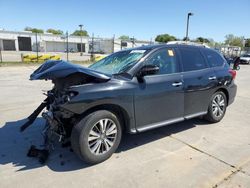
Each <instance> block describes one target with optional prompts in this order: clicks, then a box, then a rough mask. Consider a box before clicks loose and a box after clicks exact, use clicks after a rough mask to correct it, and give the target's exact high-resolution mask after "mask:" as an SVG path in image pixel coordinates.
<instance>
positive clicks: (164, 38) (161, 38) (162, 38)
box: [155, 34, 177, 43]
mask: <svg viewBox="0 0 250 188" xmlns="http://www.w3.org/2000/svg"><path fill="white" fill-rule="evenodd" d="M176 40H177V39H176V37H175V36H172V35H169V34H160V35H157V36H156V38H155V41H157V42H165V43H166V42H169V41H176Z"/></svg>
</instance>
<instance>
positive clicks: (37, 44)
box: [36, 32, 38, 62]
mask: <svg viewBox="0 0 250 188" xmlns="http://www.w3.org/2000/svg"><path fill="white" fill-rule="evenodd" d="M36 62H38V42H37V32H36Z"/></svg>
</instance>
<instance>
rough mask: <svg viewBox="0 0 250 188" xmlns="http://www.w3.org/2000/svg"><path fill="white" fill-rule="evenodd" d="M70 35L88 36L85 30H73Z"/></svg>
mask: <svg viewBox="0 0 250 188" xmlns="http://www.w3.org/2000/svg"><path fill="white" fill-rule="evenodd" d="M71 35H72V36H89V34H88V32H87V31H86V30H75V31H74V32H73V33H72V34H71Z"/></svg>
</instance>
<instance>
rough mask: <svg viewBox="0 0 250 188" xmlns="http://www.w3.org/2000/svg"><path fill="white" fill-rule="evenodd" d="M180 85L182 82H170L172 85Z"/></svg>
mask: <svg viewBox="0 0 250 188" xmlns="http://www.w3.org/2000/svg"><path fill="white" fill-rule="evenodd" d="M181 85H182V82H174V83H172V86H174V87H179V86H181Z"/></svg>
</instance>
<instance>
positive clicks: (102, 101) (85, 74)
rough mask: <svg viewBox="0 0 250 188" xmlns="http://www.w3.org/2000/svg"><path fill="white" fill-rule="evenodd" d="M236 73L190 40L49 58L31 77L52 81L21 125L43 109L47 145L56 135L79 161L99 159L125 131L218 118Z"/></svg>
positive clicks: (229, 99)
mask: <svg viewBox="0 0 250 188" xmlns="http://www.w3.org/2000/svg"><path fill="white" fill-rule="evenodd" d="M235 76H236V72H235V71H234V70H231V69H230V67H229V66H228V63H227V62H226V60H225V59H224V57H223V56H222V55H221V54H219V53H218V52H217V51H215V50H212V49H209V48H204V47H196V46H191V45H178V44H177V45H176V44H175V45H156V46H144V47H139V48H133V49H126V50H123V51H119V52H116V53H113V54H111V55H109V56H107V57H105V58H103V59H102V60H100V61H98V62H96V63H94V64H92V65H91V66H90V67H89V68H85V67H81V66H80V65H76V64H72V63H69V62H65V61H47V62H46V63H44V64H43V65H41V67H39V68H38V69H37V70H36V71H35V72H34V73H33V74H31V76H30V79H31V80H42V79H45V80H49V79H50V80H52V82H53V83H54V84H55V85H54V87H53V89H52V90H50V91H48V94H47V98H46V99H45V101H44V102H43V103H41V105H40V106H39V107H38V108H37V109H36V110H35V111H34V113H33V114H32V115H30V116H29V120H30V122H27V123H25V124H24V125H23V126H22V127H21V130H22V131H23V130H24V129H25V128H27V127H28V126H29V125H30V124H31V123H32V122H33V121H34V120H35V118H36V116H37V115H38V114H39V113H40V112H41V111H42V110H43V108H45V107H47V111H45V112H43V113H42V116H43V117H44V118H45V120H46V122H47V123H46V127H45V131H44V135H45V138H46V142H45V143H48V144H50V143H53V142H52V141H53V140H52V139H53V135H55V136H56V137H58V139H59V141H65V142H67V141H70V142H69V143H70V144H71V147H72V149H73V151H74V152H75V153H76V154H77V155H78V156H79V158H80V159H82V160H84V161H86V162H87V163H91V164H96V163H100V162H102V161H104V160H106V159H108V158H109V157H110V156H111V155H112V154H113V153H114V152H115V151H116V149H117V147H118V146H119V143H120V141H121V137H122V134H123V133H124V132H126V131H127V132H129V133H139V132H143V131H146V130H151V129H154V128H157V127H161V126H165V125H169V124H172V123H176V122H180V121H184V120H187V119H191V118H195V117H200V116H203V117H204V118H205V119H206V120H208V121H210V122H212V123H215V122H219V121H220V120H222V118H223V117H224V115H225V113H226V108H227V106H228V105H230V104H231V103H232V102H233V101H234V98H235V95H236V90H237V86H236V84H235V83H234V79H235ZM33 117H34V118H33ZM45 148H50V145H48V146H47V147H45ZM46 153H48V152H46Z"/></svg>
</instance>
